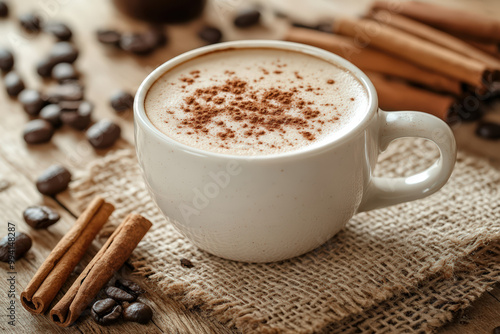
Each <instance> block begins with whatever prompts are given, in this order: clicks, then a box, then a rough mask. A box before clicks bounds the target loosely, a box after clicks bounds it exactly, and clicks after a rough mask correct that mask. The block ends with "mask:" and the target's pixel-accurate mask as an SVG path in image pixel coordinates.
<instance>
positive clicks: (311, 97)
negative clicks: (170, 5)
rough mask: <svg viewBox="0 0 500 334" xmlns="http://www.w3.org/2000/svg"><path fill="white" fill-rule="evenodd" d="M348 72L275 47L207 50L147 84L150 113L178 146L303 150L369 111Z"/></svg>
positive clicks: (250, 151) (236, 151) (252, 151)
mask: <svg viewBox="0 0 500 334" xmlns="http://www.w3.org/2000/svg"><path fill="white" fill-rule="evenodd" d="M367 106H368V96H367V92H366V90H365V88H364V86H363V85H362V84H361V83H360V82H359V81H358V79H356V78H355V77H354V76H353V74H351V73H350V72H348V71H346V70H345V69H342V68H340V67H338V66H335V65H333V64H331V63H329V62H327V61H325V60H322V59H320V58H316V57H314V56H310V55H306V54H302V53H298V52H293V51H284V50H274V49H236V50H227V51H219V52H214V53H210V54H207V55H204V56H201V57H199V58H196V59H193V60H190V61H188V62H186V63H183V64H181V65H179V66H177V67H175V68H173V69H171V70H170V71H168V72H167V73H165V74H164V75H163V76H161V77H160V78H159V79H158V80H157V81H156V82H155V83H154V84H153V85H152V87H151V88H150V90H149V92H148V94H147V96H146V100H145V109H146V114H147V116H148V118H149V119H150V120H151V122H152V123H153V124H154V126H155V127H156V128H158V129H159V130H160V131H161V132H163V133H164V134H165V135H166V136H168V137H170V138H172V139H174V140H175V141H178V142H180V143H183V144H186V145H189V146H192V147H195V148H198V149H201V150H205V151H211V152H217V153H223V154H231V155H268V154H277V153H281V152H287V151H295V150H307V149H310V148H312V147H316V146H318V145H322V144H324V143H325V141H331V140H333V139H335V138H337V137H339V136H342V135H344V134H345V133H346V132H348V131H349V130H350V129H351V128H352V127H353V126H354V125H355V124H356V123H357V122H359V120H360V118H361V117H362V116H363V115H364V114H365V113H366V112H367Z"/></svg>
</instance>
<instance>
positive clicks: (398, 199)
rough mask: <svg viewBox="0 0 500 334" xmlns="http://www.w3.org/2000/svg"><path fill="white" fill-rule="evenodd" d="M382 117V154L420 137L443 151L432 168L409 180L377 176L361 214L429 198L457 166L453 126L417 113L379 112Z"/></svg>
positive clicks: (365, 199)
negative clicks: (400, 141) (407, 139)
mask: <svg viewBox="0 0 500 334" xmlns="http://www.w3.org/2000/svg"><path fill="white" fill-rule="evenodd" d="M379 116H380V118H379V120H380V128H379V151H380V152H383V151H384V150H385V149H386V148H387V146H389V143H390V142H392V141H393V140H395V139H397V138H402V137H419V138H425V139H428V140H431V141H433V142H434V143H435V144H436V145H437V147H438V148H439V152H440V157H439V159H438V160H437V161H436V162H435V163H434V164H433V165H432V166H431V167H429V168H427V169H426V170H424V171H423V172H421V173H418V174H415V175H412V176H409V177H397V178H389V177H373V178H372V179H371V181H370V183H369V184H368V187H367V189H366V191H365V193H364V195H363V199H362V201H361V204H360V206H359V208H358V212H363V211H369V210H373V209H378V208H383V207H386V206H390V205H394V204H398V203H403V202H409V201H413V200H416V199H419V198H423V197H426V196H429V195H431V194H433V193H435V192H436V191H438V190H439V189H440V188H441V187H442V186H444V185H445V184H446V182H447V181H448V179H449V177H450V175H451V172H452V171H453V166H454V165H455V160H456V155H457V148H456V143H455V137H454V135H453V132H452V131H451V129H450V127H449V126H448V125H447V124H446V123H445V122H443V121H442V120H440V119H439V118H437V117H435V116H432V115H429V114H426V113H423V112H417V111H396V112H385V111H383V110H379Z"/></svg>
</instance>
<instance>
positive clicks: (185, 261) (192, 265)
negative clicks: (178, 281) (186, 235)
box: [181, 258, 194, 268]
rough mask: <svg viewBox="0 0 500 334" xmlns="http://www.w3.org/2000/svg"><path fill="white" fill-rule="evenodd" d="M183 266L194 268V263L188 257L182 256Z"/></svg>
mask: <svg viewBox="0 0 500 334" xmlns="http://www.w3.org/2000/svg"><path fill="white" fill-rule="evenodd" d="M181 266H183V267H184V268H193V267H194V264H193V263H192V262H191V261H189V260H188V259H184V258H182V259H181Z"/></svg>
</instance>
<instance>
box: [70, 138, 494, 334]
mask: <svg viewBox="0 0 500 334" xmlns="http://www.w3.org/2000/svg"><path fill="white" fill-rule="evenodd" d="M435 158H436V151H435V149H434V148H433V145H432V144H429V143H428V142H425V141H423V140H409V139H406V140H399V141H398V142H396V143H394V144H392V145H391V146H390V147H389V149H388V151H387V152H385V153H384V155H383V156H382V158H381V159H380V163H379V165H378V167H377V173H378V174H382V175H388V176H396V175H404V174H411V173H413V172H415V171H420V170H423V169H424V168H426V167H428V166H429V165H430V164H431V162H432V161H434V159H435ZM499 187H500V172H499V171H497V170H495V169H494V168H493V167H492V166H491V165H490V164H489V163H488V162H487V161H486V160H484V159H481V158H478V157H474V156H470V155H468V154H466V153H462V152H460V153H459V155H458V161H457V165H456V167H455V171H454V173H453V175H452V177H451V179H450V181H449V182H448V184H447V185H446V186H445V187H444V188H443V189H442V190H441V191H439V192H437V193H436V194H434V195H432V196H430V197H428V198H425V199H422V200H419V201H415V202H412V203H405V204H401V205H397V206H393V207H390V208H385V209H381V210H376V211H371V212H367V213H362V214H358V215H356V216H355V217H354V218H353V219H351V221H350V222H349V223H348V224H347V226H346V227H345V229H344V230H343V231H342V232H340V233H339V234H337V235H336V236H335V237H333V238H332V239H331V240H330V241H328V242H327V243H326V244H325V245H323V246H321V247H319V248H318V249H316V250H314V251H312V252H310V253H308V254H306V255H303V256H301V257H298V258H295V259H292V260H288V261H283V262H279V263H272V264H243V263H237V262H232V261H228V260H223V259H220V258H217V257H215V256H212V255H210V254H207V253H205V252H203V251H200V250H198V249H197V248H195V247H194V246H193V245H192V244H191V243H190V242H189V241H187V240H186V239H185V238H184V237H182V236H181V235H180V234H179V233H178V232H177V231H176V230H175V229H174V228H173V227H172V225H171V224H170V223H168V222H167V220H166V219H165V218H163V217H162V215H161V214H160V213H159V211H158V209H157V208H156V206H155V204H154V203H153V202H152V200H151V198H150V197H149V195H148V193H147V191H146V188H145V185H144V183H143V180H142V177H141V175H140V171H139V168H138V165H137V161H136V158H135V153H134V152H133V151H130V150H124V151H123V150H122V151H117V152H114V153H111V154H108V155H107V156H106V157H104V158H103V159H101V160H100V161H97V162H95V163H93V164H92V165H91V166H90V167H89V169H88V170H86V172H85V173H83V174H82V175H81V176H80V177H79V178H78V179H77V180H76V181H74V182H73V183H72V187H71V191H72V194H73V196H74V197H76V198H78V199H80V200H81V204H82V207H84V206H85V205H86V204H87V203H88V202H89V201H90V200H91V198H92V197H93V196H94V195H95V194H99V195H101V196H104V197H105V198H106V199H107V200H109V201H110V202H112V203H113V204H114V205H115V206H116V208H117V210H116V211H115V213H114V214H113V216H112V219H111V221H110V222H109V223H108V224H109V225H108V227H109V228H112V227H113V226H114V225H116V224H118V223H119V221H121V219H122V218H123V217H124V216H125V215H126V214H127V213H129V212H131V211H135V212H138V213H141V214H143V215H145V216H146V217H148V218H149V219H151V220H152V221H153V223H154V226H153V228H152V229H151V230H150V232H149V233H148V235H147V236H146V237H145V239H144V240H143V241H142V242H141V243H140V245H139V246H138V248H137V249H136V250H135V251H134V253H133V255H132V258H131V262H132V264H133V265H134V266H135V267H136V268H137V272H138V273H139V274H141V275H144V276H146V277H148V278H149V279H150V280H152V281H154V282H155V285H156V286H158V287H160V288H161V290H162V291H163V293H165V294H167V295H169V296H171V297H174V298H176V299H178V300H180V301H181V302H182V303H184V304H185V305H186V306H188V307H195V306H197V307H199V308H201V309H202V310H204V311H206V312H208V314H209V315H210V316H213V317H215V318H216V319H218V320H219V321H221V322H222V323H224V324H226V325H227V326H229V327H230V328H234V329H236V330H239V331H241V332H244V333H281V332H283V333H312V332H324V333H351V332H352V333H365V332H366V333H373V332H376V333H398V332H412V333H419V332H422V333H425V332H432V331H433V330H434V329H435V328H437V327H439V326H441V325H442V324H443V323H445V322H446V321H449V320H450V319H451V317H452V315H453V312H455V311H457V310H460V309H462V308H464V307H466V306H468V305H469V304H470V303H471V302H472V301H473V300H474V299H475V298H477V297H478V296H479V295H480V294H481V293H483V292H484V291H486V290H487V289H488V288H489V287H491V285H492V284H494V283H495V282H496V281H498V280H499V278H500V264H499V263H500V255H499V253H500V251H499V249H498V248H497V246H498V243H497V242H496V241H498V240H499V239H500V194H499ZM304 224H307V222H304ZM108 230H109V229H108ZM180 258H188V259H190V260H191V261H192V262H193V263H194V265H195V267H194V268H191V269H188V268H184V267H181V266H180V264H179V259H180Z"/></svg>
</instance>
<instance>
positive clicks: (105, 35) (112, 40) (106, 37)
mask: <svg viewBox="0 0 500 334" xmlns="http://www.w3.org/2000/svg"><path fill="white" fill-rule="evenodd" d="M96 35H97V40H98V41H99V42H101V43H102V44H108V45H114V46H119V45H120V39H121V37H122V34H121V33H120V32H118V31H116V30H108V29H99V30H97V32H96Z"/></svg>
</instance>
